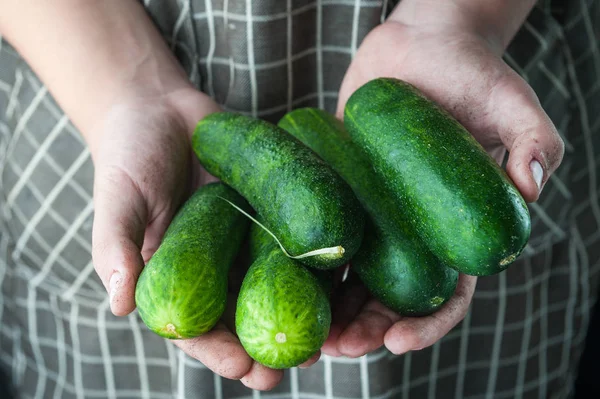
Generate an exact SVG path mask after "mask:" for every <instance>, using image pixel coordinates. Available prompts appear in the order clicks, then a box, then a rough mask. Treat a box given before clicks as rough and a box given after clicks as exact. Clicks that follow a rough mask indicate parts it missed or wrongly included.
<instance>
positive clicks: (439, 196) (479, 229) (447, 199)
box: [344, 78, 531, 276]
mask: <svg viewBox="0 0 600 399" xmlns="http://www.w3.org/2000/svg"><path fill="white" fill-rule="evenodd" d="M344 124H345V126H346V128H347V129H348V132H349V133H350V136H351V137H352V140H353V141H354V142H356V143H357V144H358V145H359V146H360V147H361V148H363V150H364V152H365V153H366V154H367V158H368V159H369V160H370V162H371V163H372V164H373V166H374V168H375V170H376V171H377V174H378V175H379V176H380V179H381V180H382V181H384V182H385V183H386V184H387V186H388V188H389V189H390V190H394V191H395V192H397V193H398V195H399V197H400V200H401V202H402V204H403V205H404V212H405V213H406V214H407V215H409V217H408V220H409V221H410V222H411V224H412V226H413V227H414V229H415V230H416V231H417V233H418V234H419V236H421V237H422V239H423V240H424V241H425V242H426V243H427V245H428V246H429V247H430V248H431V249H432V251H433V252H434V253H435V254H436V255H437V256H438V257H439V258H440V260H441V261H442V262H444V263H445V264H447V265H449V266H451V267H454V268H455V269H456V270H458V271H460V272H462V273H465V274H469V275H475V276H486V275H492V274H496V273H499V272H501V271H503V270H505V269H506V268H507V267H508V266H509V265H510V264H511V263H512V262H513V261H514V260H515V259H516V258H517V257H518V256H519V255H520V254H521V252H522V250H523V249H524V247H525V245H526V244H527V241H528V240H529V236H530V231H531V221H530V216H529V210H528V208H527V205H526V203H525V201H524V200H523V197H522V196H521V194H520V193H519V191H518V190H517V189H516V188H515V187H514V185H513V184H512V183H511V181H510V179H509V178H508V176H507V175H506V173H505V172H504V170H503V169H502V168H500V166H499V165H498V164H497V163H496V162H495V161H494V159H492V158H491V157H490V156H489V155H488V154H487V152H486V151H485V150H484V149H483V147H482V146H481V145H480V144H479V143H478V142H477V141H476V140H475V139H474V138H473V136H472V135H471V134H470V133H469V132H468V131H467V130H466V129H465V128H464V127H463V126H462V125H461V124H460V123H458V121H456V120H455V119H454V118H452V117H451V116H450V115H449V114H448V113H447V112H446V111H444V110H443V109H442V108H441V107H439V106H438V105H437V104H435V103H434V102H433V101H431V100H429V99H427V98H426V97H425V96H424V95H423V94H422V93H421V92H420V91H418V90H417V89H416V88H415V87H413V86H412V85H410V84H408V83H405V82H403V81H400V80H397V79H391V78H379V79H374V80H372V81H370V82H368V83H366V84H365V85H363V86H362V87H360V88H359V89H358V90H356V91H355V92H354V93H353V94H352V95H351V96H350V98H349V100H348V102H347V103H346V108H345V113H344Z"/></svg>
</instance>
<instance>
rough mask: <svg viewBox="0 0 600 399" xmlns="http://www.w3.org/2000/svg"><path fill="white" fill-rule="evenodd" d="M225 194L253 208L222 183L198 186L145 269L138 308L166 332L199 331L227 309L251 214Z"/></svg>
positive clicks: (188, 334)
mask: <svg viewBox="0 0 600 399" xmlns="http://www.w3.org/2000/svg"><path fill="white" fill-rule="evenodd" d="M222 198H225V199H227V200H228V201H231V202H232V203H235V204H236V205H237V206H239V207H240V208H242V209H244V210H246V211H250V208H249V205H248V204H247V203H246V201H245V200H244V199H243V198H242V197H241V196H240V195H239V194H238V193H236V192H235V191H234V190H233V189H232V188H230V187H228V186H227V185H225V184H223V183H211V184H207V185H205V186H203V187H201V188H199V189H198V190H197V191H196V192H195V193H194V194H193V195H192V196H191V197H190V198H189V199H188V200H187V201H186V202H185V203H184V204H183V206H182V207H181V208H180V209H179V211H178V212H177V214H176V215H175V217H174V218H173V220H172V222H171V224H170V225H169V227H168V229H167V231H166V232H165V235H164V237H163V239H162V241H161V243H160V246H159V248H158V249H157V251H156V252H155V253H154V255H153V256H152V257H151V258H150V260H149V261H148V264H147V265H146V267H144V269H143V270H142V273H141V274H140V277H139V279H138V282H137V285H136V289H135V302H136V306H137V309H138V312H139V314H140V316H141V318H142V321H143V322H144V323H145V324H146V326H148V328H149V329H150V330H152V331H154V332H155V333H156V334H158V335H160V336H162V337H165V338H171V339H184V338H194V337H197V336H200V335H202V334H204V333H206V332H207V331H209V330H210V329H212V327H213V326H214V325H215V324H216V322H217V321H218V320H219V318H220V317H221V315H222V314H223V312H224V310H225V305H226V302H227V273H228V270H229V268H230V267H231V264H232V263H233V261H234V259H235V258H236V256H237V253H238V251H239V250H240V247H241V244H242V241H243V239H244V237H245V235H246V233H247V231H248V226H249V219H248V218H247V217H246V216H244V215H243V214H242V213H240V212H239V211H238V210H236V209H235V208H233V207H232V206H231V205H230V204H228V203H227V202H226V201H224V200H223V199H222Z"/></svg>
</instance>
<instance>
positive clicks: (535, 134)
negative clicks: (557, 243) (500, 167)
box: [487, 73, 564, 202]
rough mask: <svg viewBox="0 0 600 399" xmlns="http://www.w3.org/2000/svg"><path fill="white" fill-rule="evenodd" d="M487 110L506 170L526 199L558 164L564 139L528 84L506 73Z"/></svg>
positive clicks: (529, 199) (534, 197)
mask: <svg viewBox="0 0 600 399" xmlns="http://www.w3.org/2000/svg"><path fill="white" fill-rule="evenodd" d="M487 106H488V111H489V113H490V115H494V118H493V126H492V128H494V129H495V130H497V131H498V133H499V135H500V138H501V139H502V142H503V143H504V145H505V146H506V148H508V151H509V157H508V163H507V165H506V171H507V173H508V175H509V176H510V178H511V179H512V180H513V182H514V183H515V185H516V186H517V188H518V189H519V191H520V192H521V193H522V195H523V198H525V200H526V201H527V202H534V201H537V199H538V197H539V194H540V192H541V190H542V188H543V186H544V184H545V183H546V181H547V180H548V178H549V177H550V175H551V174H552V173H553V172H554V171H555V170H556V168H557V167H558V166H559V165H560V163H561V161H562V158H563V154H564V143H563V141H562V139H561V137H560V135H559V134H558V132H557V130H556V127H555V126H554V124H553V123H552V121H551V120H550V118H549V117H548V115H547V114H546V113H545V112H544V109H543V108H542V106H541V105H540V102H539V100H538V98H537V96H536V95H535V93H534V91H533V90H532V89H531V87H530V86H529V85H528V84H527V83H526V82H525V81H524V80H523V79H522V78H521V77H520V76H518V75H517V74H516V73H510V74H509V75H507V76H506V77H504V78H503V79H501V80H500V81H499V82H498V83H497V84H496V85H495V86H494V88H493V90H492V92H491V95H490V97H489V102H488V105H487Z"/></svg>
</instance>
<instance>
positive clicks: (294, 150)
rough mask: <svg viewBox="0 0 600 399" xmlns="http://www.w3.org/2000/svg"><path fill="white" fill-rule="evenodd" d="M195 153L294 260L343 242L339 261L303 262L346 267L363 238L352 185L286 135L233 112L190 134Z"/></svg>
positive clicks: (327, 258)
mask: <svg viewBox="0 0 600 399" xmlns="http://www.w3.org/2000/svg"><path fill="white" fill-rule="evenodd" d="M192 147H193V149H194V152H195V153H196V156H197V157H198V159H199V160H200V162H201V163H202V165H203V166H204V167H205V168H206V170H207V171H208V172H209V173H211V174H212V175H214V176H216V177H218V178H219V179H220V180H222V181H223V182H225V183H226V184H228V185H230V186H231V187H233V188H234V189H236V190H237V191H238V192H239V193H240V194H241V195H242V196H243V197H244V198H246V199H247V200H248V202H249V203H250V205H251V206H252V207H253V208H254V209H255V210H256V211H257V213H258V214H259V215H261V217H262V218H263V220H264V222H265V225H266V226H267V227H268V228H269V230H271V231H272V232H273V233H274V234H275V235H276V236H277V237H278V239H279V240H280V241H281V243H282V244H283V246H284V248H285V249H286V250H287V251H288V252H289V253H290V254H292V255H300V254H303V253H306V252H309V251H312V250H315V249H319V248H326V247H334V246H339V245H341V246H342V247H343V248H344V250H345V252H344V254H343V255H342V256H336V257H332V256H328V255H319V256H315V257H310V258H304V259H302V260H301V262H302V263H305V264H307V265H309V266H312V267H316V268H321V269H332V268H335V267H338V266H341V265H343V264H345V263H347V262H348V261H349V260H350V258H351V257H352V256H353V255H354V254H355V253H356V251H357V250H358V248H359V246H360V243H361V241H362V238H363V234H364V210H363V209H362V207H361V206H360V204H359V202H358V200H357V199H356V197H355V196H354V193H353V192H352V190H351V189H350V187H349V186H348V185H347V184H346V183H345V182H344V181H343V180H342V179H341V178H340V177H339V176H338V175H337V174H336V173H335V172H334V171H333V169H331V167H329V165H327V164H326V163H324V162H323V161H322V160H321V159H320V158H319V157H318V156H316V154H314V153H313V152H312V151H311V150H309V149H308V148H307V147H305V146H304V145H302V143H300V142H299V141H298V140H296V139H294V138H293V137H292V136H290V135H289V134H288V133H286V132H285V131H284V130H282V129H280V128H278V127H277V126H275V125H273V124H271V123H268V122H266V121H262V120H259V119H255V118H250V117H246V116H242V115H238V114H235V113H229V112H220V113H214V114H211V115H209V116H207V117H205V118H204V119H203V120H201V121H200V122H199V123H198V125H197V127H196V129H195V131H194V134H193V136H192Z"/></svg>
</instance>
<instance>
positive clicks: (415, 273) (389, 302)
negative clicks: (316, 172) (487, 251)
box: [279, 108, 458, 316]
mask: <svg viewBox="0 0 600 399" xmlns="http://www.w3.org/2000/svg"><path fill="white" fill-rule="evenodd" d="M279 126H281V127H282V128H284V129H285V130H287V131H288V132H290V133H291V134H292V135H294V136H295V137H296V138H298V139H299V140H300V141H302V142H303V143H304V144H305V145H306V146H308V147H309V148H311V149H312V150H313V151H314V152H316V153H317V154H318V155H319V156H320V157H321V158H323V159H324V160H325V161H326V162H327V163H329V164H330V165H331V166H332V167H333V168H334V169H335V170H336V171H337V172H338V173H339V174H340V176H342V178H344V179H345V180H346V181H347V182H348V184H350V186H351V187H352V189H353V190H354V193H355V194H356V197H357V198H358V199H359V201H360V202H361V204H362V205H363V207H364V208H365V209H366V210H367V224H366V231H365V237H364V239H363V243H362V246H361V247H360V249H359V251H358V252H357V254H356V255H355V256H354V257H353V258H352V260H351V263H352V270H354V271H356V273H357V274H358V276H359V278H360V279H361V281H362V282H363V283H364V284H365V286H366V287H367V289H368V290H369V292H370V293H371V294H372V295H373V296H374V297H375V298H377V299H378V300H379V301H380V302H381V303H383V304H384V305H386V306H387V307H388V308H390V309H392V310H394V311H396V312H398V313H400V314H402V315H406V316H423V315H427V314H431V313H433V312H435V311H436V310H438V309H439V308H440V307H441V306H442V305H443V304H444V303H446V302H447V300H448V299H450V298H451V297H452V295H453V294H454V291H455V289H456V284H457V282H458V272H457V271H456V270H454V269H451V268H448V267H446V266H445V265H443V264H442V263H441V262H440V261H439V259H438V258H437V257H436V256H434V255H433V254H432V253H431V251H430V250H429V248H428V247H427V246H426V245H425V244H424V243H423V241H422V240H421V239H420V237H419V236H417V235H416V232H415V231H414V230H413V229H411V227H410V225H409V224H408V223H407V222H406V221H405V220H404V219H403V218H402V212H399V210H400V209H402V207H401V204H399V202H398V198H397V195H396V194H395V193H394V192H393V191H390V190H388V189H387V188H386V187H385V184H383V182H379V181H378V179H379V177H378V176H377V174H376V173H375V171H374V170H373V168H372V167H371V165H370V163H369V162H368V160H367V158H366V156H365V155H364V154H363V153H362V151H361V149H360V148H359V147H358V146H356V145H355V144H354V143H353V142H352V141H351V140H350V136H349V135H348V132H347V131H346V130H345V129H344V126H343V124H342V122H341V121H339V120H338V119H337V118H335V117H334V116H333V115H331V114H329V113H327V112H325V111H323V110H320V109H316V108H301V109H297V110H294V111H291V112H290V113H288V114H286V115H285V116H284V117H283V118H282V119H281V120H280V121H279Z"/></svg>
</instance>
